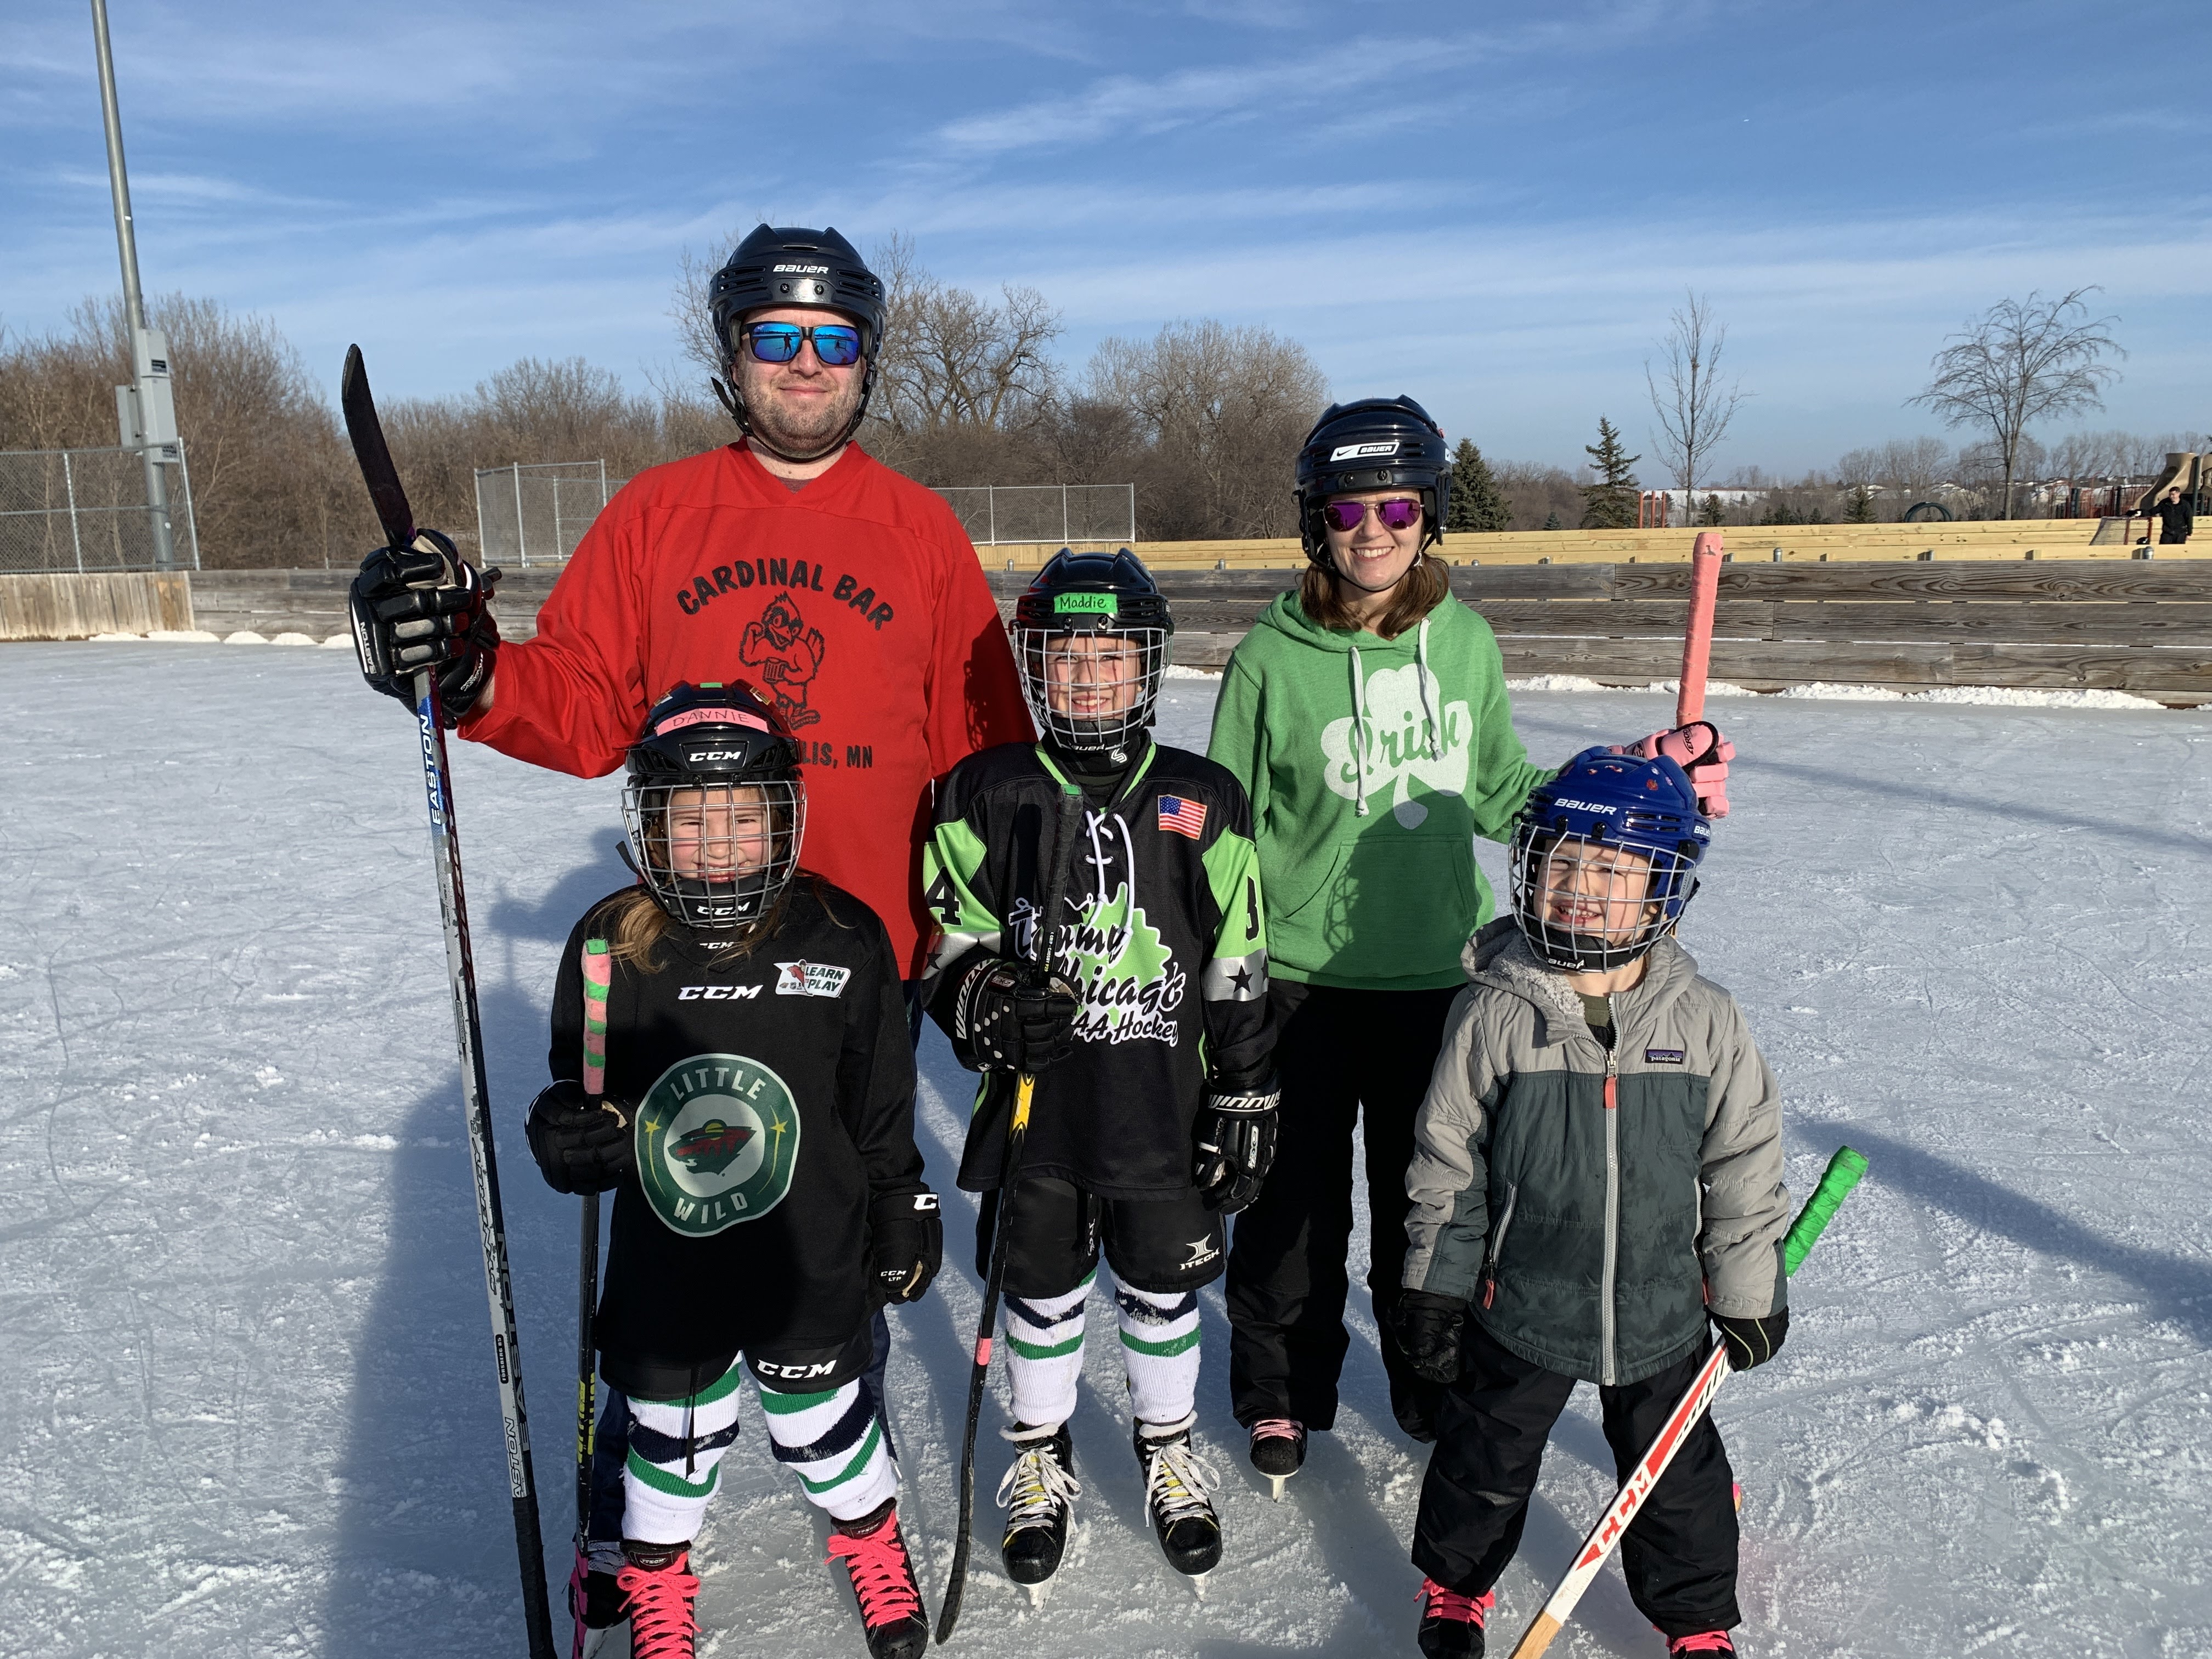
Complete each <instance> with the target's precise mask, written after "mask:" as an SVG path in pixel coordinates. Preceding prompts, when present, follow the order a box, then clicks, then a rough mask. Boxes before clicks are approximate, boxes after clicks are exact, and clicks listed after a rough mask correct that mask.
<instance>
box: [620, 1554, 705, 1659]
mask: <svg viewBox="0 0 2212 1659" xmlns="http://www.w3.org/2000/svg"><path fill="white" fill-rule="evenodd" d="M623 1555H624V1556H625V1557H626V1558H627V1559H626V1560H625V1561H624V1563H623V1570H622V1571H621V1572H620V1573H618V1574H617V1575H616V1578H615V1582H616V1583H617V1585H619V1586H620V1587H621V1589H622V1593H623V1607H624V1609H625V1610H626V1611H627V1612H628V1613H629V1650H630V1652H631V1653H632V1654H633V1655H634V1656H635V1659H692V1654H693V1651H694V1649H695V1644H696V1641H697V1638H698V1635H699V1621H698V1620H697V1618H696V1616H695V1615H694V1613H693V1606H694V1604H695V1603H696V1601H697V1600H698V1598H699V1581H698V1579H697V1578H696V1577H694V1576H693V1575H692V1573H691V1571H690V1565H691V1546H690V1544H688V1543H684V1544H648V1543H646V1542H644V1541H641V1540H640V1539H635V1538H626V1539H624V1540H623Z"/></svg>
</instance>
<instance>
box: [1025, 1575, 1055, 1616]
mask: <svg viewBox="0 0 2212 1659" xmlns="http://www.w3.org/2000/svg"><path fill="white" fill-rule="evenodd" d="M1022 1588H1023V1589H1025V1590H1027V1591H1028V1592H1029V1593H1030V1612H1031V1613H1042V1612H1043V1611H1044V1609H1045V1604H1046V1603H1047V1602H1048V1601H1051V1599H1052V1580H1051V1579H1049V1578H1045V1579H1040V1580H1039V1581H1038V1582H1037V1583H1034V1584H1024V1585H1023V1586H1022Z"/></svg>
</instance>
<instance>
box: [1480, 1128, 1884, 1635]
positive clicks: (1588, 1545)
mask: <svg viewBox="0 0 2212 1659" xmlns="http://www.w3.org/2000/svg"><path fill="white" fill-rule="evenodd" d="M1866 1169H1867V1161H1866V1159H1865V1158H1863V1156H1861V1155H1860V1154H1859V1153H1857V1152H1853V1151H1852V1150H1851V1149H1850V1147H1848V1146H1842V1147H1838V1149H1837V1151H1836V1155H1835V1156H1834V1157H1833V1158H1830V1159H1829V1160H1828V1167H1827V1169H1826V1170H1825V1171H1824V1172H1823V1173H1822V1174H1821V1176H1820V1185H1819V1186H1817V1187H1815V1188H1814V1189H1813V1196H1812V1197H1810V1198H1808V1199H1807V1200H1805V1207H1804V1208H1803V1209H1802V1210H1800V1211H1798V1212H1797V1218H1796V1220H1795V1221H1793V1222H1791V1223H1790V1231H1789V1232H1788V1233H1787V1234H1786V1235H1785V1236H1784V1238H1783V1241H1782V1270H1783V1272H1784V1273H1796V1271H1797V1268H1798V1265H1799V1264H1800V1263H1801V1262H1802V1261H1804V1260H1805V1256H1806V1253H1807V1252H1808V1251H1809V1250H1811V1249H1812V1248H1813V1246H1814V1244H1816V1243H1819V1242H1820V1234H1821V1231H1823V1230H1824V1229H1825V1228H1826V1226H1827V1225H1828V1222H1829V1219H1830V1218H1832V1216H1833V1215H1834V1214H1835V1213H1836V1206H1838V1205H1839V1204H1841V1203H1842V1202H1843V1201H1844V1199H1845V1198H1846V1197H1847V1196H1848V1195H1849V1194H1850V1190H1851V1188H1854V1187H1856V1186H1857V1185H1858V1183H1859V1177H1860V1176H1863V1175H1864V1174H1865V1173H1866ZM1728 1378H1729V1361H1728V1344H1727V1343H1726V1342H1725V1341H1720V1342H1716V1343H1714V1344H1713V1351H1712V1352H1711V1354H1709V1355H1707V1356H1706V1358H1705V1364H1703V1365H1702V1366H1700V1367H1699V1370H1698V1374H1697V1376H1695V1377H1693V1378H1692V1380H1691V1383H1690V1386H1689V1388H1688V1389H1686V1390H1685V1391H1684V1392H1683V1395H1682V1397H1681V1399H1680V1401H1676V1402H1675V1406H1674V1410H1673V1411H1672V1412H1671V1413H1668V1418H1667V1421H1666V1424H1665V1425H1664V1426H1662V1428H1661V1429H1660V1431H1659V1432H1658V1433H1657V1435H1656V1436H1655V1437H1653V1438H1652V1442H1651V1444H1650V1447H1649V1448H1647V1449H1645V1451H1644V1455H1643V1456H1642V1457H1640V1458H1638V1460H1637V1462H1636V1467H1635V1468H1632V1469H1631V1470H1630V1471H1629V1472H1628V1479H1627V1480H1624V1481H1622V1482H1621V1485H1620V1493H1619V1495H1618V1496H1616V1497H1615V1498H1613V1503H1612V1505H1611V1507H1609V1508H1608V1509H1607V1510H1606V1512H1605V1513H1604V1515H1603V1516H1600V1517H1599V1520H1598V1523H1597V1525H1595V1527H1592V1528H1590V1529H1589V1535H1588V1536H1587V1537H1585V1538H1584V1539H1583V1543H1582V1547H1581V1548H1580V1549H1579V1550H1577V1551H1576V1552H1575V1563H1574V1565H1572V1566H1571V1567H1569V1568H1568V1569H1567V1573H1566V1577H1564V1578H1562V1579H1560V1580H1559V1588H1558V1589H1554V1590H1553V1592H1552V1599H1551V1600H1550V1601H1547V1602H1545V1603H1544V1610H1543V1611H1542V1612H1541V1613H1538V1614H1537V1615H1536V1618H1535V1620H1534V1623H1532V1624H1531V1625H1530V1626H1528V1629H1527V1630H1526V1631H1525V1632H1522V1637H1521V1641H1520V1644H1519V1645H1518V1646H1516V1648H1515V1649H1514V1650H1513V1653H1512V1659H1537V1656H1538V1655H1539V1654H1541V1653H1542V1652H1543V1651H1544V1650H1545V1649H1546V1648H1547V1647H1549V1646H1551V1645H1552V1638H1553V1637H1555V1636H1557V1635H1558V1634H1559V1631H1560V1628H1561V1627H1562V1626H1565V1623H1566V1622H1567V1620H1569V1619H1571V1618H1572V1617H1573V1616H1574V1611H1575V1603H1576V1602H1577V1601H1581V1600H1582V1599H1583V1591H1584V1590H1586V1589H1589V1587H1590V1583H1591V1581H1592V1580H1594V1579H1595V1578H1596V1577H1597V1575H1598V1569H1599V1568H1601V1567H1602V1566H1604V1565H1605V1562H1606V1558H1607V1556H1609V1555H1611V1554H1612V1553H1613V1546H1614V1545H1615V1544H1617V1543H1619V1542H1620V1535H1621V1534H1622V1533H1624V1532H1626V1531H1627V1530H1628V1523H1629V1522H1632V1521H1633V1520H1634V1519H1635V1518H1636V1514H1637V1511H1638V1510H1641V1509H1642V1508H1643V1507H1644V1499H1645V1498H1649V1497H1650V1496H1651V1489H1652V1488H1653V1487H1654V1486H1657V1485H1658V1484H1659V1477H1660V1476H1661V1475H1662V1474H1666V1473H1667V1466H1668V1464H1669V1463H1671V1462H1674V1454H1675V1453H1676V1452H1678V1451H1680V1450H1681V1449H1682V1443H1683V1442H1684V1441H1685V1440H1687V1439H1688V1438H1689V1437H1690V1431H1691V1430H1692V1429H1693V1428H1695V1427H1696V1426H1697V1424H1698V1419H1699V1418H1701V1417H1703V1416H1704V1415H1705V1411H1706V1408H1707V1407H1710V1406H1711V1404H1712V1403H1713V1396H1714V1395H1717V1394H1718V1393H1719V1392H1720V1389H1721V1384H1722V1383H1725V1382H1727V1381H1728Z"/></svg>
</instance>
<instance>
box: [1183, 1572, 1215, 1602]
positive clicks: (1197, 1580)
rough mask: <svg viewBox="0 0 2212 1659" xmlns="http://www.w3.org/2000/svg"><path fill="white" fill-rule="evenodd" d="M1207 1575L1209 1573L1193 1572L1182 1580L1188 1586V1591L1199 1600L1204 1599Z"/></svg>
mask: <svg viewBox="0 0 2212 1659" xmlns="http://www.w3.org/2000/svg"><path fill="white" fill-rule="evenodd" d="M1208 1576H1209V1573H1206V1572H1194V1573H1192V1574H1191V1575H1190V1576H1189V1577H1188V1578H1187V1579H1185V1580H1184V1582H1185V1583H1188V1585H1189V1586H1190V1593H1191V1594H1192V1595H1195V1596H1196V1597H1197V1598H1198V1599H1199V1600H1200V1601H1204V1600H1206V1578H1207V1577H1208Z"/></svg>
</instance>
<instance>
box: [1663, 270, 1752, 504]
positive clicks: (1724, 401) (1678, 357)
mask: <svg viewBox="0 0 2212 1659" xmlns="http://www.w3.org/2000/svg"><path fill="white" fill-rule="evenodd" d="M1670 320H1671V322H1672V324H1673V326H1672V327H1670V328H1669V329H1668V331H1667V338H1666V339H1665V341H1664V342H1663V343H1662V347H1661V349H1662V350H1663V351H1664V352H1665V353H1666V365H1665V367H1664V368H1662V370H1661V371H1660V373H1659V374H1658V375H1657V376H1656V377H1655V376H1654V375H1653V374H1652V372H1651V360H1650V358H1648V357H1647V358H1645V359H1644V386H1645V387H1646V389H1648V390H1649V391H1650V394H1651V409H1652V412H1653V413H1654V414H1656V416H1658V417H1659V433H1658V436H1657V438H1656V443H1657V445H1658V449H1659V459H1660V461H1661V463H1662V465H1664V466H1665V467H1666V468H1667V470H1668V471H1669V472H1671V473H1672V474H1673V475H1674V487H1675V488H1676V489H1683V490H1692V489H1696V488H1697V487H1698V477H1699V474H1700V473H1702V472H1704V471H1705V470H1706V469H1707V466H1708V465H1709V464H1710V462H1711V458H1712V453H1713V452H1714V451H1715V450H1716V449H1718V448H1719V447H1720V446H1721V441H1722V440H1723V439H1724V438H1726V437H1727V436H1728V429H1729V422H1731V421H1733V420H1734V419H1735V410H1736V405H1737V404H1740V403H1741V402H1742V401H1743V399H1744V398H1745V396H1746V395H1747V394H1746V393H1745V392H1743V391H1742V389H1741V384H1740V383H1739V382H1737V381H1735V380H1722V378H1721V351H1722V348H1723V346H1725V345H1726V344H1727V343H1728V327H1727V325H1725V324H1723V323H1720V322H1717V321H1716V320H1715V319H1714V318H1713V308H1712V302H1711V301H1710V300H1708V299H1706V298H1705V295H1701V294H1697V293H1692V292H1691V291H1689V290H1687V289H1686V290H1684V294H1683V304H1682V308H1681V309H1680V310H1679V311H1676V312H1674V313H1672V314H1671V319H1670Z"/></svg>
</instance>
